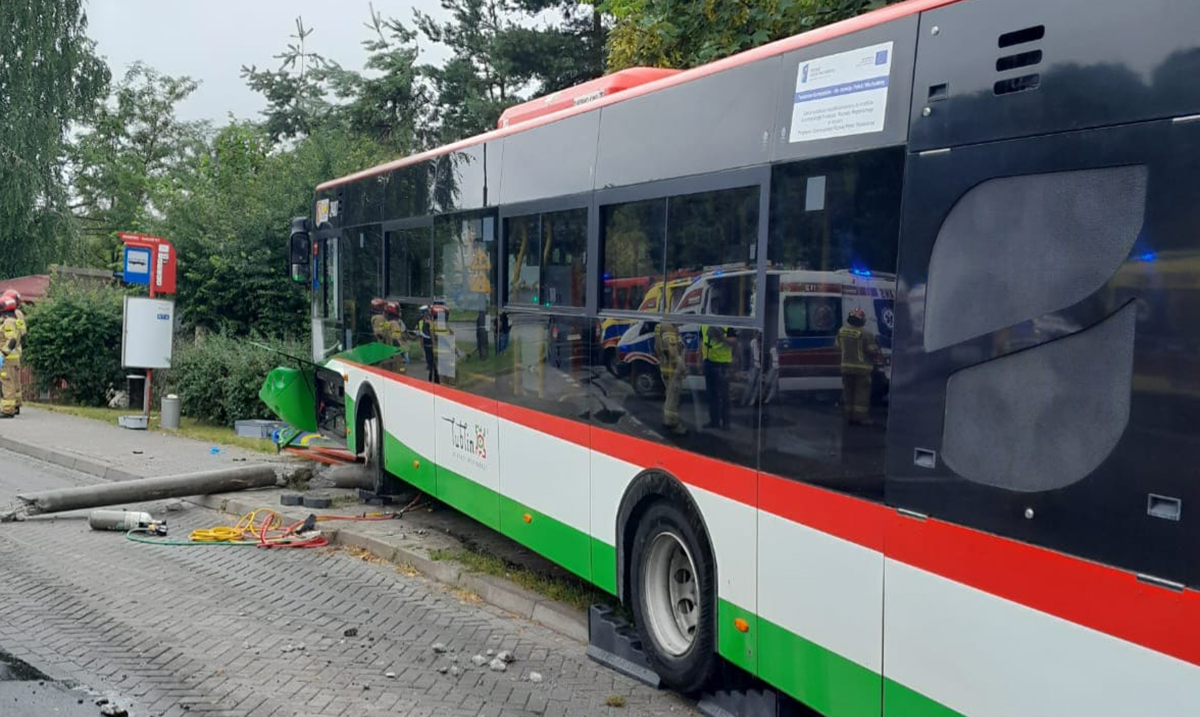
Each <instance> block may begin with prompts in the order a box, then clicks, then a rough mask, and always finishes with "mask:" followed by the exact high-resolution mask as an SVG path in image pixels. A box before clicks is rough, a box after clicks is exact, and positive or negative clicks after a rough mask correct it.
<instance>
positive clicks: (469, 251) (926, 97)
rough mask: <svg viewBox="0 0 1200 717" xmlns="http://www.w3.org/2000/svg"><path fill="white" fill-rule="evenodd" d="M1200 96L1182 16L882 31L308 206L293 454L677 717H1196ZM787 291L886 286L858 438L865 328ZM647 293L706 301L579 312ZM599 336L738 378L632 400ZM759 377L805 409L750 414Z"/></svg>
mask: <svg viewBox="0 0 1200 717" xmlns="http://www.w3.org/2000/svg"><path fill="white" fill-rule="evenodd" d="M1198 77H1200V4H1197V3H1195V2H1192V1H1190V0H1143V1H1142V2H1140V3H1126V2H1115V1H1110V0H1102V1H1097V0H961V1H955V0H910V1H909V2H903V3H899V4H896V5H891V6H888V7H886V8H883V9H881V10H878V11H875V12H872V13H870V14H866V15H863V16H860V17H857V18H855V19H852V20H848V21H846V22H842V23H838V24H835V25H831V26H828V27H823V28H820V29H818V30H814V31H811V32H808V33H805V34H801V35H797V36H795V37H792V38H789V39H786V40H782V41H779V42H775V43H772V44H769V45H765V46H763V47H759V48H757V49H754V50H751V51H748V52H745V53H742V54H740V55H736V56H733V57H729V58H726V59H723V60H720V61H717V62H714V63H712V64H709V65H705V66H702V67H698V68H695V69H692V70H688V71H686V72H679V73H662V72H656V73H652V74H650V75H643V74H638V73H636V72H635V73H633V74H630V73H625V74H618V75H616V76H613V77H611V78H604V79H602V80H598V81H595V82H593V83H589V85H588V86H587V87H585V88H583V89H582V90H578V91H576V92H575V93H573V91H571V90H567V91H565V92H564V93H560V94H558V95H556V96H555V97H554V98H553V99H554V100H555V102H554V103H551V104H546V103H544V102H543V104H544V106H545V107H547V108H549V109H550V111H548V112H539V111H537V108H536V107H535V106H524V107H522V108H520V111H519V112H515V113H513V114H511V115H510V116H509V117H507V118H506V121H504V122H502V123H501V129H498V130H496V131H493V132H489V133H487V134H483V135H480V136H477V137H472V138H469V139H465V140H463V141H461V142H456V143H454V144H452V145H449V146H446V147H440V148H438V149H435V150H432V151H428V152H423V153H421V154H418V155H415V156H411V157H406V158H403V159H399V160H397V161H394V162H390V163H388V164H384V165H381V166H378V167H374V168H371V169H367V170H364V171H362V172H359V173H357V174H354V175H351V176H347V177H342V178H339V179H334V180H331V181H329V182H326V183H324V184H322V185H320V186H319V187H318V188H317V192H316V200H315V201H316V203H315V207H314V212H313V216H311V217H308V218H306V219H305V220H303V221H301V222H300V223H299V224H298V225H296V226H297V233H296V235H295V236H294V238H293V262H294V274H295V275H296V276H297V277H298V278H301V279H305V280H308V281H310V282H311V286H312V289H313V319H312V326H313V344H314V353H315V356H314V359H315V360H316V361H317V362H319V363H320V364H321V365H322V368H321V369H320V370H318V371H317V380H318V386H319V392H318V396H317V406H316V407H315V410H316V412H317V420H318V423H319V426H320V429H321V431H322V432H324V433H326V434H328V435H332V436H338V437H341V436H345V439H346V441H347V445H348V446H349V448H350V449H351V450H352V451H354V452H356V453H360V454H363V455H365V457H366V460H367V462H368V463H369V464H370V465H371V466H373V467H374V468H375V469H376V470H377V471H379V476H380V478H379V487H380V488H381V489H384V490H387V489H388V488H389V486H391V487H393V488H394V487H396V486H400V485H402V484H408V485H409V486H412V487H415V488H417V489H419V490H421V491H424V492H426V493H428V494H429V495H432V496H435V497H436V498H438V499H439V500H441V501H443V502H445V503H447V504H449V505H451V506H453V507H454V508H456V509H458V510H460V511H462V512H463V513H465V514H466V515H468V516H470V517H472V518H474V519H475V520H478V521H480V522H481V523H483V524H485V525H488V526H490V527H492V528H494V529H496V530H498V531H500V532H501V533H503V534H504V535H506V536H508V537H510V538H512V539H513V540H515V541H517V542H519V543H522V544H524V545H526V546H528V547H529V548H530V549H532V550H534V551H536V552H538V553H540V554H542V555H544V556H546V557H547V558H549V559H551V560H553V561H555V562H556V563H558V564H560V565H562V566H563V567H565V568H566V569H568V570H570V571H572V572H573V573H575V574H577V575H578V576H580V577H581V578H583V579H584V580H587V581H590V582H591V583H593V584H595V585H596V586H597V587H599V588H600V589H602V590H604V591H607V592H609V593H611V594H613V595H614V596H615V597H616V598H619V599H620V600H621V601H622V602H623V603H625V604H626V605H627V606H629V608H630V610H631V612H632V613H633V615H634V617H635V619H636V622H637V624H638V630H639V634H640V635H641V637H642V642H643V644H644V646H645V647H646V649H647V650H648V652H649V654H650V660H651V662H652V664H653V665H654V667H655V669H656V671H657V672H658V673H659V674H660V675H661V676H662V678H663V680H664V681H665V682H666V683H667V684H668V685H670V686H672V687H675V688H678V689H680V690H682V691H685V692H690V691H694V690H697V689H699V688H700V687H701V686H702V685H704V684H705V683H706V682H707V681H708V680H710V679H711V678H712V676H713V675H714V674H715V673H716V671H717V667H718V665H720V664H721V662H722V661H724V662H726V663H729V664H732V665H734V666H736V667H737V668H740V669H741V670H744V671H745V672H747V673H749V674H751V675H754V676H757V677H758V678H761V679H762V680H764V681H765V682H767V683H769V684H771V685H773V686H774V687H776V688H777V689H779V690H781V691H783V692H785V693H787V694H789V695H791V696H793V697H794V698H796V699H798V700H799V701H801V702H803V703H805V704H806V705H808V706H809V707H811V708H813V709H815V710H817V711H818V712H821V713H823V714H825V715H829V716H831V717H861V716H866V715H872V716H874V715H886V716H887V717H927V716H929V717H950V716H952V715H959V716H963V717H1028V716H1030V715H1079V716H1086V717H1110V716H1111V717H1128V716H1129V715H1147V716H1149V715H1192V714H1200V593H1198V592H1197V588H1200V481H1198V480H1197V475H1196V472H1197V465H1200V435H1198V433H1197V431H1198V429H1197V426H1200V391H1198V390H1196V389H1197V387H1198V384H1200V379H1198V378H1197V377H1198V376H1200V359H1198V357H1200V332H1198V331H1197V329H1196V324H1195V322H1194V321H1193V320H1191V319H1190V318H1189V317H1194V316H1196V315H1197V313H1196V310H1197V306H1200V262H1197V261H1195V259H1196V257H1197V256H1198V255H1200V80H1197V78H1198ZM639 82H641V84H638V83H639ZM539 102H541V100H539ZM518 237H520V239H519V240H518V239H517V238H518ZM706 267H707V268H706ZM712 267H720V268H718V269H713V268H712ZM718 272H724V273H725V275H736V277H737V280H736V281H733V282H728V281H723V282H717V281H714V279H715V277H717V276H718ZM789 272H791V273H793V274H794V275H796V276H806V275H811V276H833V275H838V276H846V275H855V276H859V277H868V276H869V277H875V279H874V280H873V282H872V283H871V287H872V290H875V289H878V291H879V293H878V297H880V301H879V303H878V309H879V311H880V312H881V313H879V314H877V315H874V316H871V317H870V322H869V325H868V326H866V327H865V330H866V331H867V333H868V334H874V336H873V337H868V338H874V340H875V345H876V347H875V348H873V349H871V350H870V351H868V353H871V354H872V356H874V357H875V358H876V359H877V366H878V367H877V371H878V372H887V373H888V374H889V375H888V378H889V380H887V381H881V382H876V384H875V385H877V386H882V387H883V389H882V390H877V391H876V392H875V394H876V395H873V396H872V397H871V400H870V402H869V404H870V405H869V407H867V408H866V409H865V410H866V411H867V415H868V416H869V418H867V419H866V420H860V421H854V422H853V423H851V422H849V421H848V420H847V418H848V417H852V415H853V414H852V412H851V410H850V409H851V408H852V405H851V404H852V403H854V402H855V401H857V400H859V399H857V398H855V397H854V395H853V391H846V392H843V391H842V390H841V385H840V384H841V383H843V382H845V383H846V384H847V385H850V384H849V380H848V379H846V378H844V377H843V376H840V375H837V374H833V375H830V374H829V369H830V367H831V366H839V367H840V363H833V364H830V363H829V362H828V360H827V359H828V357H829V356H830V355H833V356H840V354H839V353H838V351H839V350H838V348H837V346H838V344H837V334H838V331H839V330H840V327H842V326H843V324H844V322H845V321H846V320H847V317H848V314H849V313H851V307H852V303H853V302H851V301H850V300H849V299H847V298H846V297H844V296H842V295H841V292H839V291H823V290H822V291H816V290H806V289H804V288H803V287H800V288H799V289H796V290H793V291H792V292H791V294H792V295H791V298H788V297H782V296H781V295H780V294H781V291H782V289H781V283H780V282H779V281H772V280H770V277H772V276H780V275H787V274H788V273H789ZM673 276H695V277H696V281H707V282H709V283H710V284H712V285H717V284H721V285H723V286H724V287H725V288H724V290H722V291H720V292H717V293H716V294H714V295H713V296H710V297H708V298H706V299H704V300H703V301H701V302H699V303H696V304H695V305H692V306H689V307H688V310H687V311H685V312H682V313H679V312H675V311H672V309H671V307H670V306H668V305H667V304H668V302H658V304H657V306H658V308H657V309H656V310H655V311H654V312H652V313H647V312H644V311H642V312H639V311H637V310H635V309H632V308H631V307H632V306H634V305H635V304H633V303H631V302H622V303H618V304H614V303H613V302H612V299H611V297H612V296H613V292H612V291H609V290H608V288H611V287H612V286H617V285H620V286H624V285H626V284H628V285H638V286H651V285H654V284H655V283H660V282H663V281H664V280H665V278H666V277H673ZM613 282H624V283H619V284H618V283H613ZM801 283H803V281H801ZM816 283H821V282H816ZM880 283H882V284H884V286H882V287H880V286H878V284H880ZM517 284H519V286H520V291H516V290H513V291H510V287H512V286H516V285H517ZM893 296H894V302H893V301H892V297H893ZM534 297H536V298H534ZM376 298H383V299H385V300H387V301H396V302H398V303H399V304H400V305H401V306H402V317H403V319H404V322H405V324H406V325H407V327H408V328H409V332H408V334H407V335H406V339H405V340H403V341H401V342H397V343H395V344H394V345H384V344H380V343H376V342H375V339H374V337H373V335H372V332H371V321H370V319H371V317H370V306H371V301H372V299H376ZM785 298H787V299H788V300H787V301H785V300H784V299H785ZM791 299H795V300H791ZM809 299H812V300H809ZM424 307H434V308H433V309H427V308H424ZM868 308H869V306H868ZM780 311H783V312H786V314H787V315H786V316H784V317H783V318H782V319H781V318H780V316H779V315H778V313H779V312H780ZM884 314H887V318H886V320H884V319H883V316H884ZM422 316H425V317H426V320H425V322H424V323H422V321H421V317H422ZM606 321H607V322H610V325H611V324H612V323H613V322H614V321H625V322H629V323H630V324H631V325H632V324H634V323H635V322H644V324H649V325H658V324H673V325H675V327H676V328H678V327H680V326H683V325H685V324H687V325H691V326H697V327H706V330H707V331H708V332H709V333H706V334H705V335H717V336H725V337H728V339H729V340H728V341H727V342H726V343H725V344H724V346H725V347H727V348H728V350H725V349H721V348H719V347H718V348H717V349H707V350H706V349H703V348H697V347H696V346H691V347H690V348H691V349H692V350H694V351H699V352H701V353H700V354H699V355H698V356H697V357H693V358H692V360H690V361H689V362H688V363H687V368H686V373H687V375H686V376H685V377H684V379H685V380H683V381H682V382H681V384H680V385H679V386H678V387H677V388H678V396H677V397H676V398H674V399H673V398H671V397H670V394H671V391H669V390H664V391H659V392H653V391H651V392H637V391H634V390H633V387H632V385H631V383H630V380H629V378H628V377H625V376H621V375H617V373H616V372H610V371H608V370H606V369H605V366H604V360H603V357H602V353H601V352H600V351H598V350H597V348H598V347H597V346H596V345H595V344H596V342H598V341H599V340H600V336H601V332H600V328H601V326H602V325H603V324H604V322H606ZM881 323H886V324H888V325H889V326H890V327H892V329H893V330H892V331H890V336H889V337H887V338H888V339H889V341H888V342H887V343H888V344H890V345H889V346H887V347H879V346H878V344H879V343H880V340H881V335H882V334H883V329H882V328H881ZM422 325H423V326H424V327H425V328H426V329H427V330H426V331H425V332H424V337H422V332H420V331H417V330H415V329H414V327H418V326H422ZM717 329H721V331H717ZM696 335H697V336H699V332H697V334H696ZM697 340H698V339H697ZM685 341H686V337H685ZM772 349H774V350H772ZM781 349H788V350H794V351H801V352H803V351H812V352H816V354H814V355H821V356H823V357H824V358H822V359H821V360H820V362H818V365H817V367H818V368H819V369H820V370H821V371H823V372H824V373H823V374H821V376H820V377H821V378H822V379H823V380H816V381H808V382H804V381H798V382H796V383H795V385H794V387H793V389H792V390H780V391H777V392H771V391H769V390H768V391H764V388H767V386H766V383H767V381H768V380H769V379H768V378H767V377H768V376H769V375H771V369H772V368H781V367H779V366H772V362H775V363H782V361H783V360H782V358H779V357H778V356H779V355H780V354H781ZM885 349H886V350H885ZM706 351H707V352H706ZM885 355H886V358H888V359H890V361H883V360H878V359H880V357H881V356H885ZM704 357H708V358H709V359H710V363H712V364H713V366H706V365H703V359H704ZM839 360H840V359H839ZM822 362H823V363H822ZM888 363H890V367H887V366H886V364H888ZM797 367H799V368H803V361H800V362H799V363H796V364H795V365H792V366H789V367H785V368H791V369H795V368H797ZM709 369H711V370H709ZM839 371H840V368H839ZM776 375H777V377H778V374H776ZM797 376H800V375H799V374H798V375H797ZM843 393H845V394H846V395H843ZM880 393H883V394H884V395H879V394H880ZM672 401H674V402H675V405H674V410H675V411H676V412H677V414H678V417H679V424H677V425H676V429H677V430H667V427H666V425H665V423H664V419H665V417H666V414H667V413H668V412H669V408H670V404H671V402H672ZM855 405H857V404H855ZM308 410H309V413H310V417H309V419H308V420H310V421H311V413H312V411H313V407H311V406H310V407H309V409H308ZM860 415H861V414H860Z"/></svg>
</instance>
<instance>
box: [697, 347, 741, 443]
mask: <svg viewBox="0 0 1200 717" xmlns="http://www.w3.org/2000/svg"><path fill="white" fill-rule="evenodd" d="M736 345H737V335H736V334H735V332H734V330H733V329H726V328H723V327H721V326H701V327H700V355H701V357H703V359H704V390H705V391H706V392H707V393H708V423H706V424H705V425H704V427H705V428H729V412H730V404H729V381H730V378H731V377H730V373H731V371H732V370H733V347H734V346H736Z"/></svg>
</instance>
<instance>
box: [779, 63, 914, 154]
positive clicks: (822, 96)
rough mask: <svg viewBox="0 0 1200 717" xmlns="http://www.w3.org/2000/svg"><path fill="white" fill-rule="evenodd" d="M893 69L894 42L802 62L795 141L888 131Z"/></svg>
mask: <svg viewBox="0 0 1200 717" xmlns="http://www.w3.org/2000/svg"><path fill="white" fill-rule="evenodd" d="M891 70H892V43H890V42H885V43H882V44H879V45H872V46H871V47H863V48H860V49H857V50H850V51H849V52H840V53H838V54H836V55H827V56H825V57H818V58H815V59H812V60H806V61H804V62H801V63H800V67H799V68H798V69H797V70H796V94H795V96H794V97H793V100H792V131H791V135H790V137H789V141H791V142H812V141H814V140H818V139H829V138H831V137H848V136H850V135H855V134H868V133H870V132H882V131H883V122H884V119H885V118H886V116H887V94H888V77H889V76H890V75H891Z"/></svg>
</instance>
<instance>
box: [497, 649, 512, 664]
mask: <svg viewBox="0 0 1200 717" xmlns="http://www.w3.org/2000/svg"><path fill="white" fill-rule="evenodd" d="M496 659H498V660H504V661H505V662H516V661H517V658H516V657H514V656H513V654H512V653H511V652H509V651H508V650H501V651H500V653H499V654H497V655H496Z"/></svg>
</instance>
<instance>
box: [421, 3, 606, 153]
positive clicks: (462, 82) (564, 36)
mask: <svg viewBox="0 0 1200 717" xmlns="http://www.w3.org/2000/svg"><path fill="white" fill-rule="evenodd" d="M442 7H443V8H444V9H445V10H446V11H448V12H449V14H450V20H449V21H447V22H444V23H440V22H438V21H437V20H435V19H434V18H432V17H431V16H429V15H426V14H424V13H421V12H419V11H416V13H415V14H416V18H417V27H418V28H419V29H420V31H421V34H422V35H424V36H425V38H426V39H428V40H429V41H431V42H435V43H439V44H443V45H445V46H447V47H448V48H449V49H450V51H451V53H452V54H451V57H450V59H449V60H447V61H446V64H445V65H444V66H442V67H433V66H429V65H426V66H424V67H423V68H422V71H423V72H424V74H425V75H426V76H427V77H429V78H430V81H431V83H432V86H433V87H432V88H433V91H434V93H435V96H436V97H437V102H436V109H435V113H434V116H433V117H432V118H431V124H432V125H433V127H434V128H435V132H434V135H435V137H434V138H435V141H437V142H439V143H445V142H452V141H454V140H457V139H461V138H463V137H467V136H470V135H473V134H478V133H480V132H484V131H487V130H490V129H494V128H495V126H496V122H497V120H499V118H500V114H501V112H503V111H504V110H505V108H507V107H510V106H512V105H514V104H517V103H519V102H522V101H524V100H525V99H527V98H528V97H531V96H535V95H542V94H547V93H549V92H553V91H555V90H559V89H562V88H564V87H568V86H570V85H574V84H577V83H579V82H582V81H584V80H588V79H592V78H595V77H599V76H600V75H601V74H603V66H602V63H601V55H600V47H602V46H603V44H604V33H605V30H604V27H603V25H602V23H601V22H600V20H599V15H598V14H596V12H595V11H594V10H590V11H586V17H585V16H584V14H583V13H581V8H580V6H579V4H578V3H577V2H576V0H442ZM555 9H557V10H558V11H559V12H560V13H561V14H562V16H563V24H562V25H561V26H553V25H548V26H542V27H536V26H533V24H532V23H534V22H535V20H534V18H535V17H536V16H538V15H539V13H540V14H545V13H547V12H549V11H552V10H555Z"/></svg>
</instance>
